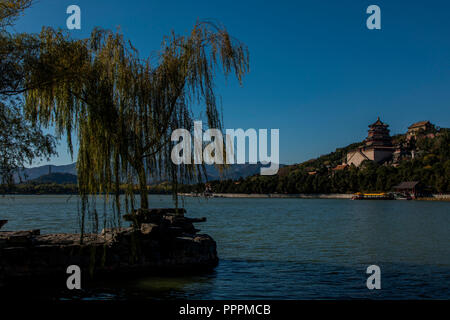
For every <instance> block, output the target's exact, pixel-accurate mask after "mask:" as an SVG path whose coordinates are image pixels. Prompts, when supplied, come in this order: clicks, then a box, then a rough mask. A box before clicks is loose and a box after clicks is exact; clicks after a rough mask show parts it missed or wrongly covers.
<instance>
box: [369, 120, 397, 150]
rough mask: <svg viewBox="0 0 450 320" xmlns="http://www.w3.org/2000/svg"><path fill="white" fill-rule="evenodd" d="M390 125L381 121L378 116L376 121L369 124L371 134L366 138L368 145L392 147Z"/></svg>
mask: <svg viewBox="0 0 450 320" xmlns="http://www.w3.org/2000/svg"><path fill="white" fill-rule="evenodd" d="M388 127H389V125H387V124H385V123H383V122H381V120H380V117H378V118H377V121H376V122H375V123H372V124H371V125H369V134H368V135H367V138H366V140H365V143H366V146H380V147H391V146H392V139H391V136H390V134H389V129H388Z"/></svg>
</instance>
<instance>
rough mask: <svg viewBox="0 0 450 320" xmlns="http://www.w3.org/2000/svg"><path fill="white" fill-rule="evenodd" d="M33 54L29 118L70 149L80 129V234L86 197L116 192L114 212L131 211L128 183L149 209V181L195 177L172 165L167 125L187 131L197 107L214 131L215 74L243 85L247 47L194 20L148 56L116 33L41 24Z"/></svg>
mask: <svg viewBox="0 0 450 320" xmlns="http://www.w3.org/2000/svg"><path fill="white" fill-rule="evenodd" d="M38 51H39V53H38V55H37V61H36V62H35V64H34V65H35V66H36V67H32V68H30V72H28V74H27V75H26V77H25V79H26V81H25V82H26V83H25V87H26V88H27V90H26V93H25V95H26V112H27V116H28V118H29V119H30V120H31V121H33V123H36V124H43V125H45V126H55V128H56V132H57V135H58V136H59V137H60V136H61V135H63V134H64V135H66V136H67V142H68V146H69V150H70V152H73V148H74V147H73V143H72V134H76V135H77V136H78V142H79V150H78V159H77V171H78V183H79V190H80V195H81V199H82V234H83V232H84V218H85V211H86V208H87V207H88V205H89V199H90V196H91V195H97V194H104V195H105V197H108V195H110V194H113V195H114V196H113V200H114V207H115V210H114V212H115V213H114V215H115V216H116V217H117V218H118V219H120V212H121V207H122V206H123V207H124V208H125V210H126V211H127V212H134V209H135V207H136V202H135V198H134V190H133V189H134V186H135V185H137V186H138V190H139V195H140V207H141V208H148V207H149V202H148V189H147V185H148V181H149V179H150V178H157V177H165V178H168V179H171V180H172V182H173V183H174V186H176V182H177V181H179V179H180V178H192V177H199V176H200V175H201V170H199V168H196V167H194V166H187V165H186V166H175V165H174V164H173V163H172V162H171V157H170V154H171V147H172V143H171V140H170V138H171V132H172V130H174V129H177V128H185V129H188V130H192V123H193V106H196V105H202V106H204V109H205V115H206V122H207V124H208V126H209V127H210V128H221V121H220V115H219V112H218V108H217V105H216V95H215V92H214V78H215V76H216V73H217V72H222V73H223V74H224V75H225V76H228V75H230V74H234V75H235V76H236V78H237V80H238V81H239V83H242V79H243V76H244V75H245V74H246V73H247V72H248V70H249V54H248V49H247V48H246V46H245V45H244V44H242V43H240V42H239V41H238V40H236V39H233V38H232V37H231V36H230V35H229V34H228V32H227V31H226V29H225V28H223V27H217V26H215V25H213V24H211V23H197V24H196V25H195V26H194V28H193V29H192V31H191V32H190V34H189V35H186V36H183V35H177V34H175V33H172V34H171V35H170V36H168V37H165V38H164V40H163V42H162V45H161V49H160V51H159V52H158V53H157V54H156V55H154V56H152V57H149V58H147V59H142V58H140V56H139V53H138V51H137V50H136V49H135V48H134V47H133V46H132V45H131V43H130V42H127V41H126V40H125V39H124V37H123V35H121V34H120V33H113V32H110V31H103V30H94V31H93V33H92V35H91V37H90V38H89V39H84V40H72V39H70V38H69V37H68V36H67V35H66V34H64V33H63V32H61V31H54V30H53V29H49V28H47V29H44V30H43V31H42V32H41V34H40V47H39V50H38ZM36 84H37V85H36ZM122 184H125V185H126V193H125V198H124V200H123V201H124V203H121V197H119V193H120V186H121V185H122ZM174 191H175V192H176V187H175V188H174ZM94 221H98V217H97V215H96V213H94ZM119 221H120V220H119ZM94 225H95V223H94Z"/></svg>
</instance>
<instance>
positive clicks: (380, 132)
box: [345, 117, 395, 166]
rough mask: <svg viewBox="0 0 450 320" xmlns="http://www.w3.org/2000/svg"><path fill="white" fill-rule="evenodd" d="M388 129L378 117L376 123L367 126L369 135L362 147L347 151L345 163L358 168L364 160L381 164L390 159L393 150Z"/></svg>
mask: <svg viewBox="0 0 450 320" xmlns="http://www.w3.org/2000/svg"><path fill="white" fill-rule="evenodd" d="M388 127H389V126H388V125H387V124H385V123H383V122H381V120H380V117H378V119H377V121H375V122H374V123H372V124H371V125H369V133H368V135H367V138H366V139H365V140H364V145H362V146H361V147H359V148H357V149H355V150H351V151H349V152H348V153H347V158H346V161H345V163H346V164H347V165H352V164H353V165H355V166H359V165H361V163H363V162H364V161H366V160H369V161H375V162H378V163H383V162H385V161H389V160H390V159H392V154H393V153H394V151H395V148H394V147H393V146H392V139H391V136H390V134H389V129H388Z"/></svg>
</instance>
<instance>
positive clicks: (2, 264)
mask: <svg viewBox="0 0 450 320" xmlns="http://www.w3.org/2000/svg"><path fill="white" fill-rule="evenodd" d="M183 210H184V209H183ZM173 211H174V209H152V210H141V211H139V210H138V211H137V212H136V215H135V216H138V217H139V218H140V219H141V221H143V222H142V223H140V226H139V228H138V227H137V226H136V225H133V226H132V227H128V228H105V229H103V230H102V232H101V234H86V235H85V237H84V238H83V243H82V244H80V235H79V234H45V235H40V231H39V230H29V231H14V232H13V231H2V232H0V271H1V272H0V285H1V283H3V284H5V285H7V284H8V283H9V284H11V285H15V283H16V282H15V279H18V278H23V279H26V278H27V277H33V278H36V279H39V281H46V280H49V281H51V279H54V277H55V276H56V275H60V276H62V277H64V276H66V273H65V270H66V268H67V266H69V265H71V264H75V265H78V266H80V268H81V269H82V271H85V272H83V273H84V274H86V275H88V274H89V275H90V276H94V275H101V276H109V275H123V276H124V277H127V278H129V277H131V276H133V275H134V274H137V273H138V272H139V273H143V272H148V273H150V274H151V273H153V272H154V271H156V270H161V271H164V272H166V271H167V270H171V269H177V270H183V271H187V270H193V271H194V270H195V271H198V270H210V269H211V268H214V267H215V266H216V265H217V263H218V257H217V250H216V243H215V241H214V240H213V239H212V238H211V237H209V236H207V235H198V234H196V233H197V232H198V231H199V230H198V229H196V228H194V226H193V222H203V221H205V220H206V219H204V218H202V219H193V218H186V217H184V211H183V214H176V213H174V212H173ZM147 221H154V222H147ZM135 271H136V272H135ZM41 279H42V280H41ZM25 283H28V282H26V281H25Z"/></svg>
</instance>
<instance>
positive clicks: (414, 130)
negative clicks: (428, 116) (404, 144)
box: [406, 121, 436, 140]
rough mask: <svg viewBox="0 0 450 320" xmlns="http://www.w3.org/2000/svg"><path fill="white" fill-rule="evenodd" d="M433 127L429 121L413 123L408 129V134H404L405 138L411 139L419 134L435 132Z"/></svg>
mask: <svg viewBox="0 0 450 320" xmlns="http://www.w3.org/2000/svg"><path fill="white" fill-rule="evenodd" d="M435 129H436V128H435V126H434V125H433V124H432V123H431V122H430V121H420V122H416V123H413V124H412V125H410V126H409V127H408V132H407V133H406V137H407V138H408V140H409V139H411V138H412V137H415V136H417V134H419V133H421V132H422V133H429V132H432V131H435Z"/></svg>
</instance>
